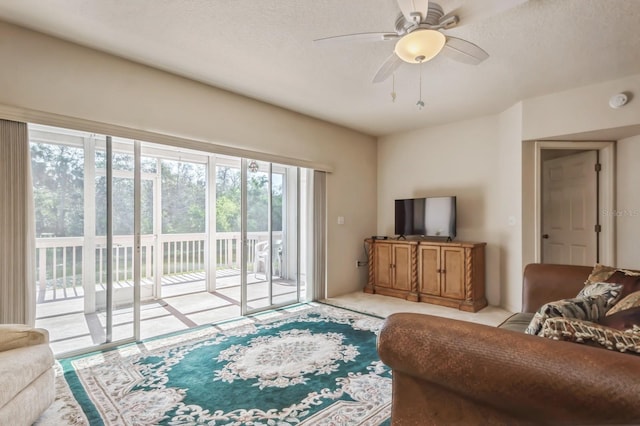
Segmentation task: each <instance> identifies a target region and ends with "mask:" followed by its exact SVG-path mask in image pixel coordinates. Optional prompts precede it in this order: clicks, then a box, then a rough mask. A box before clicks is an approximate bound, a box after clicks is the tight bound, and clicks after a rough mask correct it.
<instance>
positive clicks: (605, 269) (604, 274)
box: [584, 263, 617, 285]
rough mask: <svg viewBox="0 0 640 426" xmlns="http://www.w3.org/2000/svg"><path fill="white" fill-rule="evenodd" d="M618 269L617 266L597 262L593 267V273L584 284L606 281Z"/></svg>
mask: <svg viewBox="0 0 640 426" xmlns="http://www.w3.org/2000/svg"><path fill="white" fill-rule="evenodd" d="M616 271H617V269H616V268H613V267H611V266H605V265H601V264H599V263H596V266H594V267H593V270H592V271H591V274H590V275H589V277H588V278H587V280H586V281H585V282H584V285H589V284H593V283H601V282H604V281H605V280H606V279H608V278H609V277H610V276H611V275H613V273H614V272H616Z"/></svg>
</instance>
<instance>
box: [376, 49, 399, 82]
mask: <svg viewBox="0 0 640 426" xmlns="http://www.w3.org/2000/svg"><path fill="white" fill-rule="evenodd" d="M401 64H402V59H400V58H399V57H398V55H396V54H395V53H393V54H391V56H389V57H388V58H387V60H386V61H384V64H382V66H381V67H380V69H378V72H377V73H376V75H375V77H373V82H374V83H381V82H383V81H385V80H386V79H387V78H389V76H390V75H391V74H393V72H394V71H395V70H397V69H398V67H399V66H400V65H401Z"/></svg>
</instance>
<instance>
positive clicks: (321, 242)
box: [312, 170, 327, 300]
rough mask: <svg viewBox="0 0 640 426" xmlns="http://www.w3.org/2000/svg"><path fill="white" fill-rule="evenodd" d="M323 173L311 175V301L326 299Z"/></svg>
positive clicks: (325, 203)
mask: <svg viewBox="0 0 640 426" xmlns="http://www.w3.org/2000/svg"><path fill="white" fill-rule="evenodd" d="M326 176H327V174H326V173H325V172H320V171H317V170H315V171H314V173H313V222H312V223H313V246H314V247H313V248H314V249H313V251H312V253H313V300H322V299H324V298H326V297H327V282H326V281H327V278H326V276H327V274H326V262H327V241H326V234H327V229H326V228H327V226H326V222H327V212H326V210H327V183H326Z"/></svg>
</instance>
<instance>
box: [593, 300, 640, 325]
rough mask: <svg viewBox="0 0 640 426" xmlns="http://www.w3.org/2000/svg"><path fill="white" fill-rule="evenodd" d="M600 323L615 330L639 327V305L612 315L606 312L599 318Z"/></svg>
mask: <svg viewBox="0 0 640 426" xmlns="http://www.w3.org/2000/svg"><path fill="white" fill-rule="evenodd" d="M618 303H619V302H618ZM616 306H617V305H616ZM600 324H601V325H604V326H606V327H610V328H615V329H617V330H628V329H630V328H633V326H638V327H640V306H635V307H633V308H629V309H625V310H623V311H619V312H616V313H614V314H612V315H609V313H608V312H607V315H605V317H604V318H602V319H601V320H600Z"/></svg>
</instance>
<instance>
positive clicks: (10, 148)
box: [0, 120, 36, 325]
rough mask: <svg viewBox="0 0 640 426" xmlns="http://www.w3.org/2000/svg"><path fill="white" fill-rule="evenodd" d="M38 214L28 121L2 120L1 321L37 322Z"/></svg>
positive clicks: (3, 322)
mask: <svg viewBox="0 0 640 426" xmlns="http://www.w3.org/2000/svg"><path fill="white" fill-rule="evenodd" d="M35 244H36V243H35V214H34V209H33V188H32V183H31V156H30V153H29V137H28V134H27V125H26V123H18V122H15V121H7V120H0V323H2V324H7V323H16V324H27V325H34V322H35V307H36V306H35V281H34V279H35Z"/></svg>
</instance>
